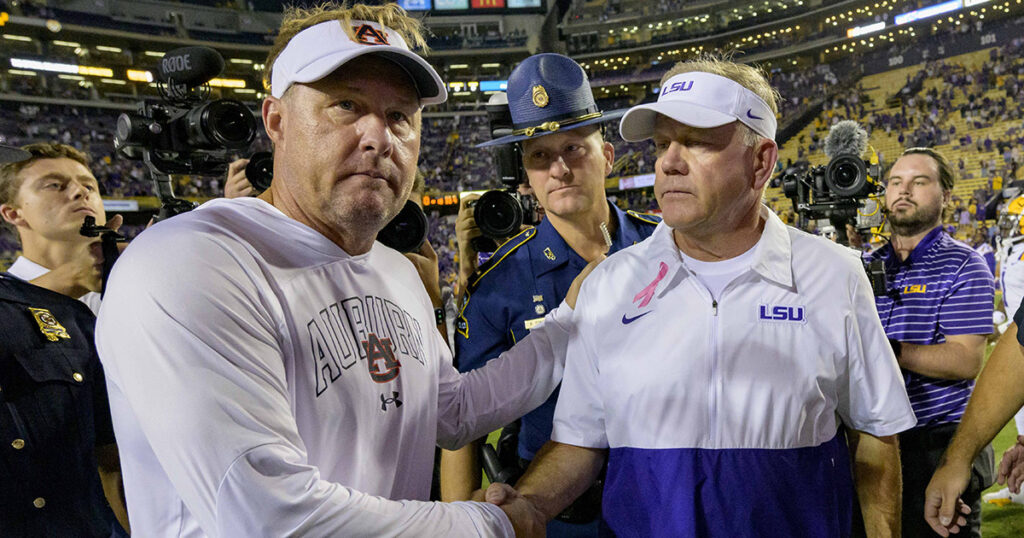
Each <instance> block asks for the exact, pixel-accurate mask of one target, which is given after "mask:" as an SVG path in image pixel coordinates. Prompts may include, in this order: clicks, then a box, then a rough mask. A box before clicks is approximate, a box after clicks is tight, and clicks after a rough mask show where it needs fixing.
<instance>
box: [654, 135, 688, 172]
mask: <svg viewBox="0 0 1024 538" xmlns="http://www.w3.org/2000/svg"><path fill="white" fill-rule="evenodd" d="M658 160H659V161H660V163H659V164H658V166H659V167H661V171H662V173H664V174H665V175H677V176H685V175H686V174H688V173H689V172H690V166H689V164H688V163H687V162H686V156H685V155H683V146H682V144H679V143H678V142H671V143H669V145H668V148H666V149H665V152H664V153H662V154H661V157H659V158H658Z"/></svg>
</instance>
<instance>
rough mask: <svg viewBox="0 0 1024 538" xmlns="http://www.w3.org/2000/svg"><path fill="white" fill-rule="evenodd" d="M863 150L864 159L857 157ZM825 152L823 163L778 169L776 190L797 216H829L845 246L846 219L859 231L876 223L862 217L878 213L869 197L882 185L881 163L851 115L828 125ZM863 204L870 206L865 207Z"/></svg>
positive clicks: (875, 204) (872, 198)
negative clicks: (785, 199)
mask: <svg viewBox="0 0 1024 538" xmlns="http://www.w3.org/2000/svg"><path fill="white" fill-rule="evenodd" d="M865 152H869V153H870V155H869V157H868V160H864V159H862V158H861V155H863V154H864V153H865ZM825 154H826V155H828V157H829V162H828V164H827V165H824V166H814V167H811V168H809V169H807V170H804V171H799V172H792V171H787V172H785V173H783V174H782V176H781V178H780V179H781V181H780V182H781V184H782V192H783V193H784V194H785V195H786V197H787V198H789V199H790V200H791V201H792V202H793V209H794V211H796V212H797V213H798V214H799V215H800V216H801V217H803V218H805V219H808V220H817V219H825V218H827V219H829V221H830V222H831V223H832V225H833V226H835V229H836V234H837V237H838V241H839V242H840V243H841V244H843V245H847V244H848V243H849V241H848V239H847V236H846V225H847V224H854V226H855V227H856V228H857V229H864V230H867V229H869V228H871V226H873V225H878V224H880V222H879V223H874V222H870V221H869V219H868V218H867V217H870V216H874V215H878V216H880V215H881V212H880V211H878V206H879V204H878V203H877V200H875V199H874V198H875V197H876V195H878V194H881V193H882V192H884V190H885V189H884V188H883V187H882V183H881V175H882V167H881V165H880V163H879V162H878V154H877V153H875V150H874V149H872V148H871V147H870V146H869V145H868V134H867V131H865V130H864V129H862V128H861V127H860V126H859V125H857V123H856V122H854V121H851V120H844V121H841V122H839V123H837V124H836V125H834V126H833V127H832V129H831V130H830V131H829V134H828V138H827V139H826V140H825ZM867 206H870V207H872V208H873V209H871V210H868V211H865V208H866V207H867Z"/></svg>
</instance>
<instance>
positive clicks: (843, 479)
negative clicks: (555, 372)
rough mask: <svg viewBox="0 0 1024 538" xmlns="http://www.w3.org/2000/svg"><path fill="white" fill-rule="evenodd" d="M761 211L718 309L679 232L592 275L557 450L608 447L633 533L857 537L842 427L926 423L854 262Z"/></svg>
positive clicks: (608, 506)
mask: <svg viewBox="0 0 1024 538" xmlns="http://www.w3.org/2000/svg"><path fill="white" fill-rule="evenodd" d="M761 215H762V218H763V219H765V221H766V222H765V226H764V231H763V233H762V235H761V238H760V240H759V241H758V244H757V245H756V247H755V251H754V253H753V256H752V258H751V265H750V266H749V268H748V269H746V270H745V271H744V272H742V273H740V274H739V275H738V276H737V277H736V278H735V279H734V280H733V281H732V282H731V283H729V284H728V285H726V286H725V287H724V289H723V290H722V293H721V294H720V296H719V297H718V299H714V298H713V297H712V295H711V293H709V291H708V290H707V288H706V287H705V286H704V285H703V284H702V283H701V281H700V280H699V279H698V278H696V277H695V275H694V273H693V272H692V271H691V270H690V269H689V268H688V267H687V266H686V264H685V263H684V261H683V259H682V257H681V256H680V251H679V248H678V247H677V246H676V244H675V241H674V240H673V236H672V230H671V228H669V227H668V226H666V225H664V224H662V225H660V226H659V227H658V229H657V230H655V232H654V234H653V235H652V236H651V237H650V238H648V239H647V240H646V241H644V242H643V243H640V244H639V245H637V246H635V247H633V248H629V249H626V250H624V251H622V252H620V253H617V254H615V255H613V256H611V257H609V258H608V259H607V260H605V261H604V262H603V263H602V264H601V265H599V266H598V267H597V269H596V270H595V271H594V272H593V273H591V275H590V276H589V277H587V279H586V281H584V283H583V288H582V290H581V293H580V297H579V299H578V300H577V304H576V309H575V311H574V317H573V323H574V326H575V329H576V331H575V332H574V333H573V335H572V336H571V338H570V340H569V346H568V354H567V360H566V371H565V378H564V379H563V381H562V386H561V396H560V398H559V400H558V406H557V410H556V412H555V420H554V432H553V434H552V440H554V441H557V442H559V443H565V444H570V445H576V446H582V447H591V448H607V449H609V456H608V474H607V477H606V480H605V489H604V505H603V515H604V517H605V520H606V521H607V522H608V524H609V526H610V527H611V529H612V530H613V531H614V532H615V533H616V535H618V536H623V537H626V536H643V537H659V536H665V537H669V536H671V537H686V536H692V537H697V536H700V537H706V536H715V537H719V536H720V537H732V536H768V535H770V536H802V537H826V536H827V537H832V536H847V535H848V534H849V532H850V521H851V519H850V518H851V513H852V503H853V493H854V489H853V481H852V476H851V468H850V461H849V454H848V451H847V447H846V440H845V439H844V438H843V436H842V435H841V434H840V433H839V426H840V422H841V423H843V424H845V425H846V426H848V427H851V428H854V429H856V430H861V431H865V432H867V433H870V434H872V435H875V436H886V435H893V434H896V433H898V432H901V431H903V430H906V429H908V428H910V427H912V426H913V425H914V423H915V420H914V414H913V411H912V409H911V407H910V402H909V400H908V398H907V393H906V389H905V388H904V385H903V378H902V376H901V375H900V371H899V367H898V365H897V363H896V357H895V356H894V355H893V352H892V349H891V348H890V346H889V342H888V340H887V339H886V337H885V332H884V331H883V330H882V325H881V323H880V322H879V319H878V314H877V313H876V311H875V305H874V299H873V297H872V295H871V285H870V283H869V282H868V279H867V275H866V274H865V272H864V268H863V267H862V266H861V263H860V261H859V259H858V258H857V256H856V254H855V253H853V251H851V250H850V249H846V248H844V247H841V246H838V245H836V244H834V243H831V242H829V241H827V240H825V239H822V238H817V237H814V236H812V235H809V234H807V233H804V232H801V231H799V230H796V229H795V228H790V227H787V226H785V225H784V224H783V223H782V221H780V220H779V218H778V217H777V216H776V215H775V214H774V213H772V212H771V211H770V210H768V209H767V208H765V207H762V211H761Z"/></svg>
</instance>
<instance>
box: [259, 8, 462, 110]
mask: <svg viewBox="0 0 1024 538" xmlns="http://www.w3.org/2000/svg"><path fill="white" fill-rule="evenodd" d="M343 24H345V23H344V22H343V21H337V20H334V21H327V22H321V23H320V24H316V25H313V26H310V27H309V28H306V29H305V30H303V31H301V32H299V33H298V34H296V35H295V37H293V38H292V39H291V41H289V42H288V45H287V46H285V48H284V50H282V51H281V54H279V55H278V56H277V58H275V59H274V66H273V70H272V72H271V74H270V94H271V95H273V96H274V97H277V98H279V99H280V98H281V96H282V95H284V92H285V91H286V90H287V89H288V88H290V87H291V85H292V84H295V83H296V82H298V83H307V82H315V81H317V80H320V79H322V78H324V77H326V76H327V75H329V74H331V73H333V72H334V70H335V69H337V68H338V67H340V66H341V65H343V64H344V63H345V62H348V61H349V60H351V59H353V58H356V57H359V56H362V55H364V54H378V55H380V56H382V57H384V58H387V59H388V60H391V61H392V62H395V63H396V64H398V65H399V67H401V68H402V69H404V70H405V72H406V73H408V74H409V78H411V79H412V81H413V84H414V85H415V86H416V91H417V93H419V96H420V104H422V105H436V104H438V103H443V102H445V100H447V99H448V92H447V90H445V87H444V82H443V81H442V80H441V77H440V76H439V75H438V74H437V71H435V70H434V68H433V67H432V66H431V65H430V64H429V63H427V61H426V60H424V59H423V57H421V56H420V55H418V54H416V53H415V52H413V51H411V50H409V46H408V45H407V44H406V43H405V39H403V38H402V36H401V34H399V33H398V32H396V31H394V30H392V29H391V28H388V27H387V26H383V25H381V24H380V23H377V22H374V21H361V20H353V21H350V24H351V25H352V32H353V34H354V35H355V37H356V39H355V40H353V39H352V38H351V37H349V35H348V32H346V31H345V28H344V27H343V26H342V25H343Z"/></svg>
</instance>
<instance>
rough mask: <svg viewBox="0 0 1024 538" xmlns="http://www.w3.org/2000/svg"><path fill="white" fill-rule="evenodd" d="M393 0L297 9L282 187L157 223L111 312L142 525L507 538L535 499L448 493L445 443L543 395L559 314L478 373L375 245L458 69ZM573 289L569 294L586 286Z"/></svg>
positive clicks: (557, 343)
mask: <svg viewBox="0 0 1024 538" xmlns="http://www.w3.org/2000/svg"><path fill="white" fill-rule="evenodd" d="M418 26H419V23H418V21H416V20H415V19H412V18H410V17H408V16H406V15H405V13H404V12H403V11H402V10H401V9H400V8H398V7H397V6H396V5H395V4H389V5H385V6H367V5H361V4H356V5H355V6H353V7H352V8H350V9H335V8H331V7H328V8H327V9H326V10H320V9H313V10H311V11H303V10H289V11H287V12H286V14H285V18H284V21H283V23H282V31H281V34H280V35H279V36H278V39H277V43H276V44H275V47H274V48H273V51H274V52H272V54H271V57H270V60H268V62H267V63H268V66H269V67H270V68H271V69H272V75H271V77H270V78H271V94H272V97H268V98H267V99H266V100H265V101H264V103H263V119H264V124H265V125H266V127H267V132H268V135H269V136H270V138H271V140H272V141H273V142H274V145H275V152H274V181H273V184H272V185H271V187H270V189H269V190H267V191H266V192H264V193H263V194H261V195H260V197H259V198H237V199H233V200H215V201H213V202H210V203H208V204H205V205H203V206H202V207H200V208H199V209H197V210H195V211H192V212H190V213H187V214H184V215H179V216H176V217H174V218H172V219H168V220H166V221H164V222H162V223H159V224H157V225H155V226H153V227H152V228H151V229H150V230H148V231H147V232H146V233H145V234H143V235H142V236H140V238H139V239H137V240H136V241H135V242H133V243H132V245H131V246H130V247H128V249H127V250H126V251H125V254H124V256H123V257H122V258H121V259H120V260H119V261H118V264H117V266H116V268H115V269H114V272H113V275H112V277H111V280H110V285H109V287H108V289H107V296H106V299H105V300H104V304H103V306H102V308H101V310H100V317H99V325H98V328H97V347H98V349H99V351H100V356H101V358H102V361H103V365H104V368H105V369H106V372H107V381H108V387H109V392H110V402H111V410H112V415H113V419H114V426H115V431H116V434H117V438H118V441H119V442H120V448H121V460H122V463H123V468H124V477H125V485H126V493H127V503H128V506H129V508H128V509H129V515H130V519H131V525H132V532H133V534H136V535H139V536H145V537H184V536H188V537H203V536H211V537H235V536H238V537H257V536H266V537H279V536H310V537H314V536H317V537H318V536H373V537H377V536H416V537H419V536H453V537H454V536H478V535H483V536H511V535H512V534H513V532H514V531H515V532H517V533H523V532H526V531H529V530H530V529H536V531H537V532H543V525H542V523H538V522H537V521H536V519H537V518H536V517H535V511H533V510H532V509H530V507H529V505H528V504H527V503H525V501H519V502H518V503H513V506H511V508H510V507H506V506H502V507H497V506H494V505H493V504H488V503H482V502H460V503H430V502H424V501H426V500H427V499H428V497H429V492H430V480H431V468H432V466H433V461H434V449H435V446H436V445H438V444H440V445H442V446H444V447H446V448H457V447H459V446H461V445H462V444H465V443H466V442H468V441H470V440H473V439H477V438H479V437H480V436H482V435H486V434H487V432H489V431H492V430H494V429H496V428H498V427H500V426H502V425H504V424H507V423H508V422H510V421H512V420H514V419H515V418H516V417H519V416H521V415H523V414H524V413H526V412H528V411H529V410H531V409H533V408H534V407H536V406H538V405H540V404H541V403H542V402H544V400H546V399H547V397H548V396H549V395H550V394H551V392H552V391H553V390H554V389H555V387H556V386H557V383H558V381H559V380H560V378H561V371H562V364H563V360H562V359H561V357H563V356H564V345H565V338H566V336H565V331H566V329H561V330H559V329H560V326H561V324H560V323H559V319H558V316H559V313H560V312H565V311H564V310H563V309H561V308H559V309H556V310H553V311H552V313H550V314H549V316H548V318H546V321H545V323H544V324H543V326H542V327H538V328H537V329H540V330H536V329H535V330H534V331H533V332H532V333H531V335H530V336H529V337H527V338H525V339H523V340H522V341H520V343H519V345H517V346H515V347H514V348H513V349H512V350H509V351H508V352H506V354H505V355H503V356H502V358H498V359H495V360H493V361H491V362H490V363H489V364H487V365H486V366H485V367H483V368H480V369H479V370H476V371H474V372H471V373H469V374H465V375H460V374H459V373H458V372H457V371H456V370H455V369H454V368H453V367H452V365H451V355H450V352H449V351H448V348H447V346H446V345H445V344H444V342H443V340H442V339H441V336H440V334H439V333H438V332H437V330H436V327H435V324H436V318H435V316H434V312H433V309H432V307H431V303H430V299H429V298H428V297H427V294H426V291H425V289H424V287H423V284H422V283H421V282H420V279H419V276H418V275H417V273H416V271H415V269H414V268H413V265H412V264H411V263H410V262H409V261H408V260H407V259H406V258H405V257H403V256H402V255H401V254H399V253H398V252H396V251H394V250H392V249H390V248H387V247H385V246H383V245H381V244H380V243H376V242H375V241H374V238H375V237H376V235H377V233H378V232H379V231H380V229H381V228H383V227H384V225H385V224H386V223H387V222H388V221H389V220H390V219H391V218H393V217H394V216H395V215H396V214H397V213H398V212H399V210H400V209H401V207H402V206H403V205H404V204H405V202H406V200H407V199H408V197H409V192H410V190H411V188H412V182H413V178H414V176H415V173H416V162H417V159H418V156H419V140H420V125H421V108H422V107H423V106H424V105H426V104H436V103H441V102H443V101H444V100H445V97H446V94H445V89H444V83H443V82H442V81H441V79H440V78H439V76H438V75H437V73H436V72H435V71H434V69H433V68H432V67H431V66H430V64H428V63H427V62H426V61H425V60H424V59H422V58H421V57H419V56H417V55H416V54H415V53H413V52H411V51H410V50H409V46H408V45H406V43H407V42H408V43H410V44H413V43H419V44H421V45H422V44H423V39H422V37H421V36H420V35H419V34H418V32H417V28H418ZM570 297H571V294H570Z"/></svg>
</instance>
